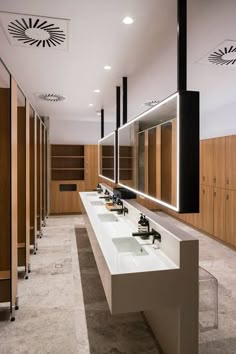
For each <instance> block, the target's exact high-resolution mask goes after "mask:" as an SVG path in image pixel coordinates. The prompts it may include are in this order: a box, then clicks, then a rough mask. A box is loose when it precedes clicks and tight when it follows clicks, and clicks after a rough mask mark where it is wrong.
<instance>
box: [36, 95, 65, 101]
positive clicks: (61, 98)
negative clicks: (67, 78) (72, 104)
mask: <svg viewBox="0 0 236 354" xmlns="http://www.w3.org/2000/svg"><path fill="white" fill-rule="evenodd" d="M38 98H39V99H40V100H43V101H47V102H62V101H64V100H65V99H66V98H65V96H62V95H58V94H55V93H42V94H40V95H39V96H38Z"/></svg>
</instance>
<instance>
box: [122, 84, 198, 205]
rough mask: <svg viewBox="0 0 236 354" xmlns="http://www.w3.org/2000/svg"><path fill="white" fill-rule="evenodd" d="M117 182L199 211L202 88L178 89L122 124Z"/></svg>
mask: <svg viewBox="0 0 236 354" xmlns="http://www.w3.org/2000/svg"><path fill="white" fill-rule="evenodd" d="M118 183H119V184H120V185H122V186H124V187H126V188H128V189H130V190H133V191H134V192H136V193H138V194H140V195H143V196H145V197H147V198H149V199H151V200H154V201H157V202H158V203H160V204H162V205H164V206H166V207H168V208H171V209H173V210H175V211H178V212H198V208H199V195H198V194H199V94H198V92H190V91H184V92H181V93H179V92H178V93H175V94H173V95H172V96H170V97H168V98H167V99H166V100H164V101H162V102H160V103H159V104H158V105H156V106H155V107H152V108H151V109H149V110H147V111H146V112H144V113H142V114H140V115H139V116H138V117H137V118H135V119H133V120H131V121H129V122H128V123H127V124H125V125H124V126H123V127H121V128H119V130H118Z"/></svg>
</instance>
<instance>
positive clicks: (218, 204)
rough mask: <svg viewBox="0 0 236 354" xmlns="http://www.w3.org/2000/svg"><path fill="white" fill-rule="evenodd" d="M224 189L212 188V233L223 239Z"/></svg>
mask: <svg viewBox="0 0 236 354" xmlns="http://www.w3.org/2000/svg"><path fill="white" fill-rule="evenodd" d="M225 196H226V191H225V189H221V188H214V230H213V231H214V232H213V235H214V236H215V237H216V238H218V239H220V240H225Z"/></svg>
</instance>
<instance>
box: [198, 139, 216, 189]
mask: <svg viewBox="0 0 236 354" xmlns="http://www.w3.org/2000/svg"><path fill="white" fill-rule="evenodd" d="M200 161H201V166H200V171H201V178H200V184H203V185H207V186H212V185H213V139H206V140H201V148H200Z"/></svg>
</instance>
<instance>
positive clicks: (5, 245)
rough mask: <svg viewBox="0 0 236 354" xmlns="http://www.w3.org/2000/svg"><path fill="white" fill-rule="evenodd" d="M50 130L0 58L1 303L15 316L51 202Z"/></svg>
mask: <svg viewBox="0 0 236 354" xmlns="http://www.w3.org/2000/svg"><path fill="white" fill-rule="evenodd" d="M46 141H47V129H46V126H45V125H44V123H43V121H42V119H41V118H40V117H39V116H37V114H36V112H35V110H34V109H33V107H32V106H31V105H30V103H29V101H28V100H27V98H26V96H25V95H24V93H23V92H22V91H21V89H20V88H19V86H18V85H17V82H16V81H15V79H14V78H13V77H12V76H11V74H10V72H9V71H8V69H7V68H6V66H5V65H4V64H3V62H2V61H1V59H0V198H1V202H0V306H1V308H2V307H3V308H5V309H6V310H7V311H8V312H9V317H10V319H11V320H12V321H14V320H15V310H17V309H18V308H19V300H18V291H17V284H18V272H19V274H20V272H21V271H23V272H24V277H25V279H27V278H28V274H29V272H30V246H32V248H33V253H34V254H36V251H37V234H38V235H39V236H41V235H42V230H41V225H42V222H45V217H46V205H47V193H46V191H47V185H46V183H47V182H46V180H47V179H46V177H45V176H47V164H46V161H47V158H46V147H45V144H46Z"/></svg>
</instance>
